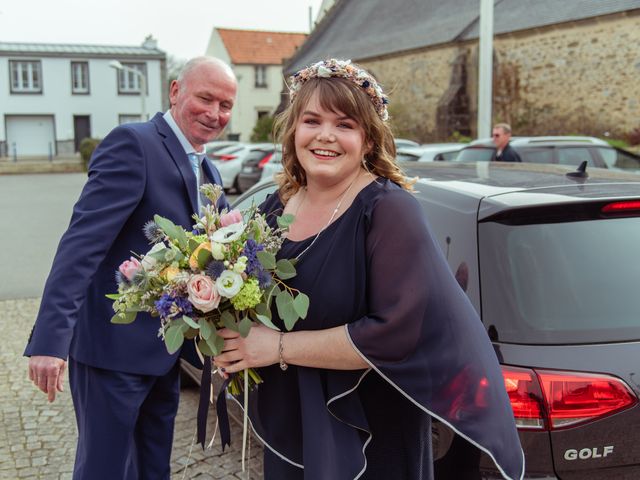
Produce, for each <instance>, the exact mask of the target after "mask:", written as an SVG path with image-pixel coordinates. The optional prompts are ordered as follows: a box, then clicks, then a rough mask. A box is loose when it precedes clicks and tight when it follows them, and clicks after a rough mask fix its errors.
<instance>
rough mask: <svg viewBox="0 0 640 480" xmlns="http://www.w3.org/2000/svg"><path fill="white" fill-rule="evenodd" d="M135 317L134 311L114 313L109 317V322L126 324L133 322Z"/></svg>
mask: <svg viewBox="0 0 640 480" xmlns="http://www.w3.org/2000/svg"><path fill="white" fill-rule="evenodd" d="M135 319H136V312H123V313H116V314H115V315H114V316H113V317H111V323H116V324H120V325H127V324H129V323H133V321H134V320H135Z"/></svg>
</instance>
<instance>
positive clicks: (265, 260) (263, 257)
mask: <svg viewBox="0 0 640 480" xmlns="http://www.w3.org/2000/svg"><path fill="white" fill-rule="evenodd" d="M257 257H258V261H259V262H260V264H261V265H262V266H263V267H264V268H265V269H266V270H273V269H275V268H276V256H275V255H274V254H273V253H269V252H265V251H264V250H261V251H259V252H258V253H257Z"/></svg>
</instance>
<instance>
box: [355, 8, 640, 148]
mask: <svg viewBox="0 0 640 480" xmlns="http://www.w3.org/2000/svg"><path fill="white" fill-rule="evenodd" d="M460 55H465V58H466V62H467V63H466V65H467V77H466V78H467V85H466V87H467V88H466V92H467V95H468V98H469V106H470V108H469V113H470V122H471V129H472V132H473V135H475V121H476V105H477V93H476V92H477V42H460V43H456V44H448V45H443V46H438V47H430V48H425V49H422V50H419V51H413V52H409V53H406V52H405V53H403V54H398V55H394V56H387V57H384V58H376V59H370V60H366V61H362V62H361V63H362V64H363V65H364V66H365V67H367V68H369V69H370V70H371V71H372V72H373V73H374V74H375V75H376V76H377V77H378V78H379V80H380V81H381V82H382V84H383V85H384V86H385V87H386V90H387V91H388V92H389V94H390V97H391V102H392V107H391V113H392V115H393V114H395V127H396V130H397V133H398V134H399V136H400V135H403V136H408V137H413V138H416V139H418V140H422V141H432V140H442V139H443V138H442V133H441V132H438V128H437V124H436V123H437V121H436V113H437V107H438V103H439V102H440V101H441V100H442V99H443V98H444V97H445V94H446V92H447V89H448V88H449V87H450V82H451V78H452V70H453V69H452V66H453V64H454V62H455V60H456V58H458V57H459V56H460ZM493 116H494V120H495V121H507V122H509V123H511V124H512V126H513V127H514V130H515V133H516V134H518V135H535V134H538V135H541V134H558V135H559V134H590V135H598V136H604V135H605V132H609V134H610V135H611V136H613V137H617V138H622V137H623V136H624V133H626V132H628V131H630V130H632V129H633V128H638V127H640V10H635V11H633V12H627V13H623V14H615V15H607V16H603V17H599V18H596V19H592V20H584V21H580V22H570V23H565V24H558V25H555V26H550V27H544V28H537V29H532V30H527V31H522V32H518V33H514V34H504V35H498V36H496V38H495V39H494V107H493Z"/></svg>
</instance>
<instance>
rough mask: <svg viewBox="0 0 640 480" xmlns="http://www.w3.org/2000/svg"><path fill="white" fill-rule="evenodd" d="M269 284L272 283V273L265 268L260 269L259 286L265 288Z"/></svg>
mask: <svg viewBox="0 0 640 480" xmlns="http://www.w3.org/2000/svg"><path fill="white" fill-rule="evenodd" d="M269 285H271V274H270V273H269V272H267V271H265V270H260V271H259V272H258V286H259V287H260V288H261V289H263V290H264V289H265V288H267V287H268V286H269Z"/></svg>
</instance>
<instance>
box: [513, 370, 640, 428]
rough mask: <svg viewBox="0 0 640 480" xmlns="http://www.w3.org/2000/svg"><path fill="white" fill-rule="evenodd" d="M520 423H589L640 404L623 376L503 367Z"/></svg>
mask: <svg viewBox="0 0 640 480" xmlns="http://www.w3.org/2000/svg"><path fill="white" fill-rule="evenodd" d="M502 375H503V377H504V381H505V387H506V389H507V394H508V395H509V400H510V401H511V407H512V408H513V414H514V417H515V419H516V425H517V426H518V428H521V429H545V428H546V429H549V430H553V429H558V428H563V427H568V426H571V425H576V424H580V423H585V422H588V421H591V420H595V419H597V418H602V417H604V416H607V415H611V414H613V413H616V412H619V411H621V410H624V409H627V408H630V407H632V406H633V405H636V404H637V403H638V399H637V397H636V396H635V395H634V394H633V392H632V391H631V389H630V388H629V387H628V386H627V385H626V384H625V383H624V382H623V381H622V380H620V379H619V378H616V377H612V376H610V375H604V374H591V373H580V372H561V371H552V370H531V369H525V368H516V367H508V366H503V367H502Z"/></svg>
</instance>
